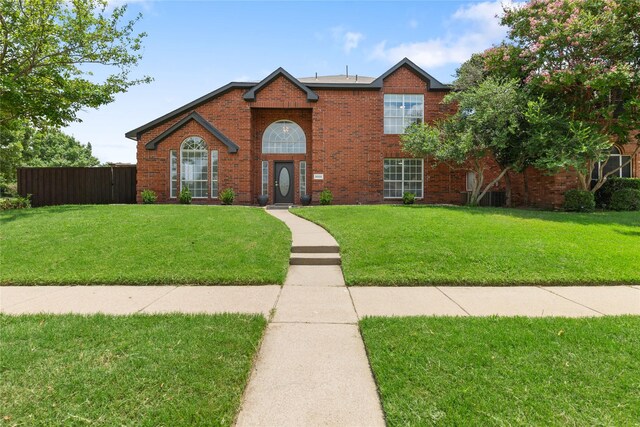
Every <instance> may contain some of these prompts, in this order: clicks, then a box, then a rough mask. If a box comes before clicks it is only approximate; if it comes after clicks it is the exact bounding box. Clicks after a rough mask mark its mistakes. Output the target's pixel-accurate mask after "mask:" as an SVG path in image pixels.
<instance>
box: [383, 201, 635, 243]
mask: <svg viewBox="0 0 640 427" xmlns="http://www.w3.org/2000/svg"><path fill="white" fill-rule="evenodd" d="M389 206H392V207H394V208H398V209H439V210H450V211H452V212H465V213H468V214H471V215H480V216H488V215H502V216H509V217H514V218H520V219H537V220H540V221H553V222H562V223H574V224H580V225H622V226H627V227H640V213H638V212H612V211H600V212H592V213H576V212H554V211H544V210H534V209H518V208H484V207H469V206H445V205H412V206H404V205H389ZM639 233H640V232H639ZM623 234H627V235H630V236H636V235H638V234H637V233H636V232H635V231H631V232H625V233H623Z"/></svg>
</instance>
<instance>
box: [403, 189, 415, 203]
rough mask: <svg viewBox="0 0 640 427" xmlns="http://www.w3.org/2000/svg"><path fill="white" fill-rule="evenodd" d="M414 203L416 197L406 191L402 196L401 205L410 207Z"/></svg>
mask: <svg viewBox="0 0 640 427" xmlns="http://www.w3.org/2000/svg"><path fill="white" fill-rule="evenodd" d="M415 201H416V195H415V194H413V193H409V192H408V191H407V192H406V193H404V194H403V195H402V203H404V204H405V205H412V204H413V203H414V202H415Z"/></svg>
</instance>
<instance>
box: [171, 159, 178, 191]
mask: <svg viewBox="0 0 640 427" xmlns="http://www.w3.org/2000/svg"><path fill="white" fill-rule="evenodd" d="M169 170H170V172H169V175H170V190H169V197H171V198H174V197H176V194H177V193H178V154H177V153H176V150H171V151H170V152H169Z"/></svg>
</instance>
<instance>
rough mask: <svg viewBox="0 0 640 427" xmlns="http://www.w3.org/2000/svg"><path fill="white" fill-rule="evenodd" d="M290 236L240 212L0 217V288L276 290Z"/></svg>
mask: <svg viewBox="0 0 640 427" xmlns="http://www.w3.org/2000/svg"><path fill="white" fill-rule="evenodd" d="M290 245H291V233H290V231H289V229H288V228H287V227H286V226H285V225H284V224H283V223H282V222H281V221H278V220H277V219H275V218H273V217H271V216H270V215H268V214H266V213H265V212H264V211H263V210H261V209H255V208H246V207H240V206H231V207H223V206H195V205H191V206H183V205H126V206H104V205H103V206H59V207H47V208H37V209H29V210H17V211H5V212H0V266H1V268H0V284H2V285H23V284H24V285H30V284H38V285H47V284H140V285H145V284H209V285H217V284H224V285H227V284H236V285H242V284H274V283H275V284H279V283H283V282H284V277H285V274H286V272H287V267H288V261H289V251H290Z"/></svg>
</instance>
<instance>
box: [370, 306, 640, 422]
mask: <svg viewBox="0 0 640 427" xmlns="http://www.w3.org/2000/svg"><path fill="white" fill-rule="evenodd" d="M360 325H361V330H362V335H363V337H364V341H365V346H366V348H367V353H368V355H369V359H370V362H371V366H372V369H373V372H374V375H375V378H376V381H377V384H378V387H379V390H380V394H381V397H382V404H383V408H384V411H385V414H386V419H387V422H388V425H390V426H412V425H413V426H418V425H419V426H423V425H447V426H448V425H460V426H462V425H477V426H484V425H486V426H499V425H503V426H506V425H527V426H529V425H545V426H547V425H557V426H567V425H571V426H579V425H584V426H594V425H619V426H623V425H624V426H633V425H636V426H637V425H640V405H639V404H638V402H640V363H638V361H639V360H640V317H638V316H636V317H631V316H628V317H602V318H588V319H567V318H538V319H532V318H495V317H494V318H433V317H432V318H425V317H422V318H419V317H413V318H411V317H409V318H367V319H364V320H362V321H361V322H360Z"/></svg>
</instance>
